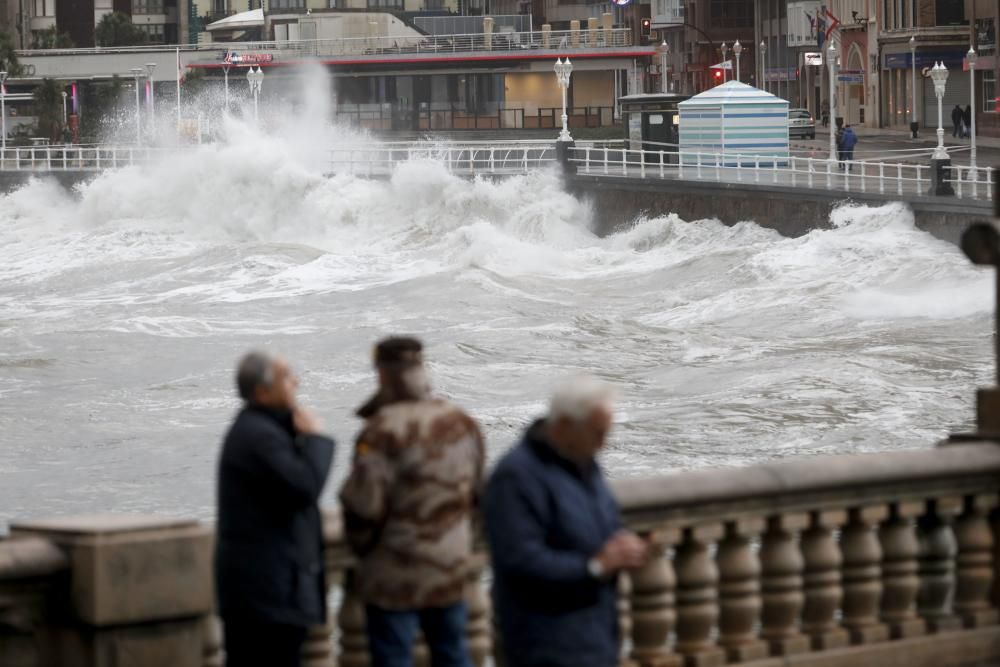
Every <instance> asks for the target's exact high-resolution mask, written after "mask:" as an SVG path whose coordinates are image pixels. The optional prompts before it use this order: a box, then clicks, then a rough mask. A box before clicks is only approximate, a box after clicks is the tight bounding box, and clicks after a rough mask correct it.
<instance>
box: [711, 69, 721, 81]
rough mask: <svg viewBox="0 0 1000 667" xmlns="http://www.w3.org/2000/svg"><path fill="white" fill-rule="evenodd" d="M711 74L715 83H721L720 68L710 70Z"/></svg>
mask: <svg viewBox="0 0 1000 667" xmlns="http://www.w3.org/2000/svg"><path fill="white" fill-rule="evenodd" d="M712 76H714V77H715V82H716V83H722V70H721V69H713V70H712Z"/></svg>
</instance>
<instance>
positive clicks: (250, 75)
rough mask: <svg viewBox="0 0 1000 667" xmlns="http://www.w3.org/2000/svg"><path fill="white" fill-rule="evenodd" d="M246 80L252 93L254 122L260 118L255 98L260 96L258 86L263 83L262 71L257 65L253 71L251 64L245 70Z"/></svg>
mask: <svg viewBox="0 0 1000 667" xmlns="http://www.w3.org/2000/svg"><path fill="white" fill-rule="evenodd" d="M247 82H248V83H249V84H250V92H251V93H253V122H254V123H255V124H256V123H257V122H258V120H259V118H260V116H259V115H258V113H257V98H258V97H259V96H260V87H261V84H263V83H264V71H263V70H262V69H261V68H260V66H258V67H257V71H256V72H255V71H254V69H253V66H251V67H250V69H249V70H248V71H247Z"/></svg>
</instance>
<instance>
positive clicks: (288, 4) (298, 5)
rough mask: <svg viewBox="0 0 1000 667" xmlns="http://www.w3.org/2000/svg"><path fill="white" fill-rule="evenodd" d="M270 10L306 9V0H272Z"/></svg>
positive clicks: (269, 5)
mask: <svg viewBox="0 0 1000 667" xmlns="http://www.w3.org/2000/svg"><path fill="white" fill-rule="evenodd" d="M268 8H269V9H272V10H273V9H305V8H306V0H271V1H270V3H269V4H268Z"/></svg>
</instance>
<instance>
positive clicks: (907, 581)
mask: <svg viewBox="0 0 1000 667" xmlns="http://www.w3.org/2000/svg"><path fill="white" fill-rule="evenodd" d="M922 511H923V503H916V502H909V503H902V502H901V503H894V504H893V505H892V507H891V508H890V517H889V520H888V521H886V522H885V523H883V524H882V527H881V528H880V529H879V540H880V541H881V543H882V621H883V622H885V623H886V624H887V625H888V626H889V635H890V637H892V638H893V639H908V638H910V637H919V636H920V635H923V634H925V633H926V624H925V623H924V622H923V620H921V619H920V618H919V617H918V616H917V591H918V590H920V578H919V577H918V576H917V569H918V565H917V557H918V555H919V553H920V550H919V544H918V543H917V527H916V524H915V523H914V518H915V517H917V516H919V515H920V513H921V512H922Z"/></svg>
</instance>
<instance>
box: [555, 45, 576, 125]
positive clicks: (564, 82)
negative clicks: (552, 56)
mask: <svg viewBox="0 0 1000 667" xmlns="http://www.w3.org/2000/svg"><path fill="white" fill-rule="evenodd" d="M553 69H554V70H555V73H556V82H557V83H558V84H559V87H560V88H562V132H560V133H559V141H573V137H571V136H570V135H569V117H568V116H567V115H566V93H567V91H568V90H569V79H570V75H571V74H572V73H573V64H572V63H571V62H570V61H569V58H566V62H563V61H562V58H557V59H556V64H555V66H554V67H553Z"/></svg>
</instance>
